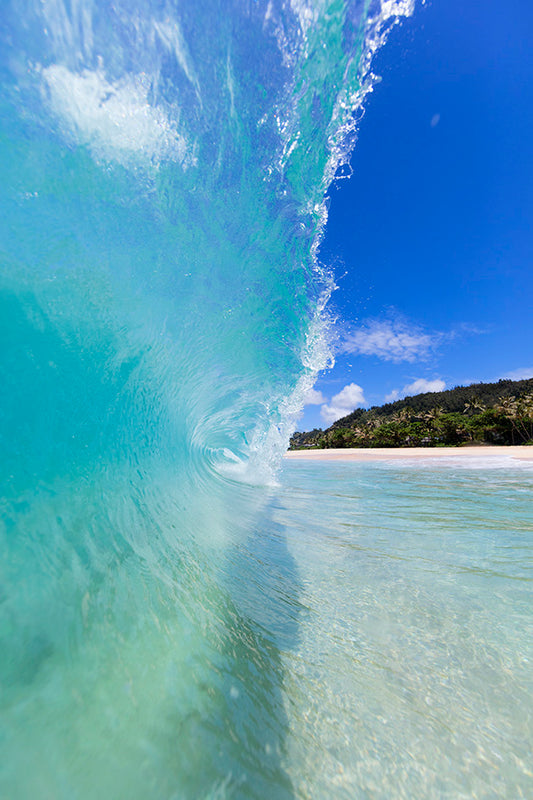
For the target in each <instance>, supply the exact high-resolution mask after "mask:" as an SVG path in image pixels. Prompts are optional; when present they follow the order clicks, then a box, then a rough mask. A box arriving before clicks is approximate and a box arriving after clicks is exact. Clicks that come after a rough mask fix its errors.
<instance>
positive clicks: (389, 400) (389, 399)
mask: <svg viewBox="0 0 533 800" xmlns="http://www.w3.org/2000/svg"><path fill="white" fill-rule="evenodd" d="M399 397H400V390H399V389H393V390H392V392H391V393H390V394H386V395H385V402H386V403H394V401H395V400H398V398H399Z"/></svg>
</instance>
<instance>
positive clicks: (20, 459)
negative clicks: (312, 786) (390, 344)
mask: <svg viewBox="0 0 533 800" xmlns="http://www.w3.org/2000/svg"><path fill="white" fill-rule="evenodd" d="M411 10H412V8H411V3H410V2H407V0H399V1H398V2H393V0H386V1H385V0H382V2H381V3H366V2H365V3H358V2H354V3H342V2H337V0H321V2H318V0H317V1H316V2H307V1H306V0H290V2H288V1H284V2H281V0H278V1H277V2H274V1H273V0H271V1H269V2H266V0H257V1H256V2H252V1H251V0H232V2H230V3H221V2H217V1H216V0H203V1H202V2H201V3H198V2H197V0H196V2H194V3H193V2H189V0H184V1H183V2H179V3H174V2H155V1H153V2H149V1H148V0H128V2H125V0H119V1H118V2H105V0H43V2H37V0H10V1H6V3H5V4H4V8H3V10H2V15H1V18H0V41H1V43H2V47H1V52H0V73H1V78H2V81H1V84H2V89H1V92H0V126H1V127H0V130H1V133H0V135H1V145H0V175H1V178H0V185H1V186H2V191H1V194H0V203H1V208H2V214H1V215H0V241H1V242H2V245H1V263H2V269H1V273H0V329H1V331H2V342H3V346H2V349H1V351H0V367H1V374H2V388H1V392H2V400H1V406H0V408H1V417H0V440H1V444H2V453H3V458H2V462H1V463H0V477H1V482H2V486H3V487H4V491H3V496H2V499H1V503H2V507H1V508H2V513H1V517H0V538H1V542H2V550H3V553H4V554H5V555H4V559H3V562H2V571H3V575H2V587H3V589H2V595H1V596H0V610H1V613H2V626H1V629H0V638H1V640H2V642H1V645H0V646H1V648H2V652H4V653H7V654H8V657H7V658H6V659H4V660H3V662H2V666H1V667H0V678H1V680H2V683H3V685H4V686H5V688H6V691H5V693H4V699H3V701H2V706H1V712H0V716H1V718H2V726H3V729H4V731H6V733H4V736H5V737H6V738H5V739H4V740H3V749H4V755H5V758H4V766H3V768H2V774H1V776H0V785H2V786H3V792H4V794H5V795H6V796H15V795H17V796H31V795H33V794H35V795H38V796H55V797H63V796H65V797H72V796H76V797H86V796H87V797H90V796H94V793H95V791H96V790H98V791H99V793H100V794H101V795H102V796H109V797H112V796H115V797H119V796H128V797H132V798H133V797H146V796H162V797H163V796H165V797H167V796H168V797H200V796H205V797H207V796H213V797H214V796H220V797H222V796H226V795H227V796H241V795H242V796H247V797H255V796H258V797H266V796H269V797H275V796H280V797H282V796H291V795H292V791H293V790H292V787H291V786H290V783H289V782H288V779H287V778H286V774H285V771H284V769H283V757H282V749H283V748H282V740H283V718H284V712H283V700H282V682H283V679H282V674H281V670H280V669H279V655H276V652H277V650H276V648H278V649H279V648H280V647H290V643H291V641H292V640H293V639H294V637H295V636H296V635H297V625H296V617H295V612H294V608H295V607H297V576H296V575H295V574H294V569H293V565H292V564H291V560H290V557H289V556H288V554H287V552H286V548H284V544H283V541H284V539H283V531H279V530H277V529H276V526H275V524H274V522H273V519H272V514H271V510H270V503H271V491H270V490H269V488H268V484H269V482H271V478H272V475H273V474H274V472H275V469H276V465H277V464H278V463H279V459H280V456H281V453H282V452H283V450H284V449H285V448H286V446H287V442H288V437H289V435H290V433H291V431H292V427H293V425H294V420H295V418H296V416H297V414H298V412H299V410H300V407H301V404H302V399H303V397H304V394H305V392H306V391H307V389H308V388H309V387H310V386H311V385H312V383H313V381H314V378H315V376H316V373H317V371H318V370H319V369H321V368H323V367H324V366H326V365H327V364H328V363H329V361H330V359H331V354H330V351H329V347H328V336H327V329H328V318H327V313H326V311H325V308H326V304H327V300H328V297H329V295H330V293H331V290H332V288H333V280H332V276H331V275H330V274H329V273H328V270H327V269H326V268H325V267H324V266H323V265H322V264H321V263H320V260H319V257H318V248H319V244H320V239H321V235H322V232H323V229H324V225H325V222H326V219H327V211H326V202H325V199H324V198H325V192H326V190H327V188H328V186H329V185H330V183H331V181H332V180H333V179H334V177H335V175H338V176H341V175H342V173H343V167H345V166H346V165H347V164H348V161H349V156H350V152H351V148H352V147H353V144H354V140H355V134H356V128H357V123H358V119H359V116H360V113H361V109H362V102H363V99H364V97H365V95H366V94H367V93H368V92H369V91H371V88H372V81H373V76H372V74H371V70H370V65H371V59H372V56H373V53H374V52H375V50H376V49H377V48H378V47H379V46H380V45H381V44H382V43H383V41H384V39H385V37H386V33H387V31H388V29H389V28H390V25H391V24H393V23H394V22H395V21H396V20H397V19H398V18H399V17H401V16H402V15H406V14H409V13H411ZM267 532H268V536H267ZM265 553H266V555H265ZM261 554H263V555H261ZM263 556H264V558H265V559H266V562H264V561H262V560H261V559H262V558H263ZM264 563H268V564H269V565H270V567H269V569H268V570H266V571H265V568H264ZM262 564H263V566H261V565H262ZM287 598H289V601H290V602H287ZM258 675H262V677H261V678H258ZM237 701H238V702H237ZM7 731H9V738H7ZM43 731H46V736H45V737H43ZM245 733H246V736H245ZM247 737H248V738H247ZM245 740H246V742H247V743H246V744H243V742H244V741H245ZM264 753H267V754H268V756H269V758H268V759H267V763H266V765H265V764H264V763H263V761H264V760H265V759H264ZM29 761H31V762H32V763H33V765H34V769H33V771H32V772H31V773H29V772H28V770H27V769H25V766H24V765H25V764H27V763H28V762H29ZM243 775H247V776H249V777H248V779H247V780H244V778H243V777H242V776H243ZM250 776H254V777H253V779H252V780H250ZM243 787H246V788H243ZM17 793H18V794H17Z"/></svg>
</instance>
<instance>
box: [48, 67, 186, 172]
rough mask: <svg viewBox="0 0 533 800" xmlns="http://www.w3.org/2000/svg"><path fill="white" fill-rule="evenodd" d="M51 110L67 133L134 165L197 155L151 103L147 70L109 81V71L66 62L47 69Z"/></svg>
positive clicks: (95, 151) (112, 158) (96, 150)
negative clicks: (74, 67) (78, 69)
mask: <svg viewBox="0 0 533 800" xmlns="http://www.w3.org/2000/svg"><path fill="white" fill-rule="evenodd" d="M41 75H42V78H43V82H44V87H45V89H46V92H45V94H46V98H47V101H48V104H49V106H50V109H51V110H52V112H53V113H54V115H55V116H56V117H58V118H59V119H60V121H61V124H62V127H63V128H64V132H65V133H67V134H69V135H70V136H73V137H74V138H75V140H76V141H77V142H79V143H82V144H86V145H88V146H89V147H90V148H91V151H92V152H93V154H94V155H95V157H97V158H99V159H103V160H109V161H118V162H119V163H122V164H125V165H128V164H130V163H131V162H132V159H133V158H134V157H136V158H137V159H138V158H139V156H140V157H141V158H143V159H144V160H145V161H149V162H151V163H152V164H155V165H157V164H159V162H161V161H162V160H165V159H171V160H174V161H177V162H179V163H181V164H182V165H183V166H189V165H191V164H193V163H194V154H193V153H192V152H191V148H189V147H188V145H187V142H186V140H185V138H184V137H183V136H182V135H181V134H180V133H179V132H178V131H177V129H176V125H175V123H174V121H173V120H171V119H170V118H169V116H168V115H167V114H166V113H165V111H164V110H163V109H162V108H160V107H157V106H154V105H152V104H151V103H150V102H149V99H148V95H149V90H150V82H149V79H148V78H147V76H146V75H137V76H134V77H127V78H124V79H122V80H121V81H119V82H116V83H112V82H109V81H108V80H107V79H106V77H105V75H104V72H103V70H101V69H99V70H90V69H84V70H83V71H82V72H72V71H71V70H69V69H67V67H65V66H62V65H60V64H53V65H51V66H49V67H46V68H43V69H41Z"/></svg>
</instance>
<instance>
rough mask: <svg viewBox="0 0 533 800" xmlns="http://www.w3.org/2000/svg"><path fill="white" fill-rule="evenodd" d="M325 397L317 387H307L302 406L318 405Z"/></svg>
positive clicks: (324, 400) (323, 401)
mask: <svg viewBox="0 0 533 800" xmlns="http://www.w3.org/2000/svg"><path fill="white" fill-rule="evenodd" d="M325 402H326V398H325V397H324V395H323V394H322V392H319V391H318V389H308V390H307V392H306V393H305V396H304V406H319V405H320V404H321V403H325Z"/></svg>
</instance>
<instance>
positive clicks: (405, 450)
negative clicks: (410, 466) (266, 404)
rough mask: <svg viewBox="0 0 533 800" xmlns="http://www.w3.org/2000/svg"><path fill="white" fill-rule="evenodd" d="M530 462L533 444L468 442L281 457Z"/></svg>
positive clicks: (305, 452) (309, 452) (296, 452)
mask: <svg viewBox="0 0 533 800" xmlns="http://www.w3.org/2000/svg"><path fill="white" fill-rule="evenodd" d="M502 456H504V457H510V458H514V459H518V460H520V461H533V445H512V446H511V445H501V446H498V445H471V446H468V445H467V446H464V447H346V448H337V449H335V448H330V449H326V450H287V452H286V453H285V454H284V458H286V459H289V460H294V461H298V460H308V461H393V460H397V459H402V460H405V459H412V460H413V461H416V460H418V459H439V458H465V457H467V458H488V459H492V458H497V457H500V458H501V457H502Z"/></svg>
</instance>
